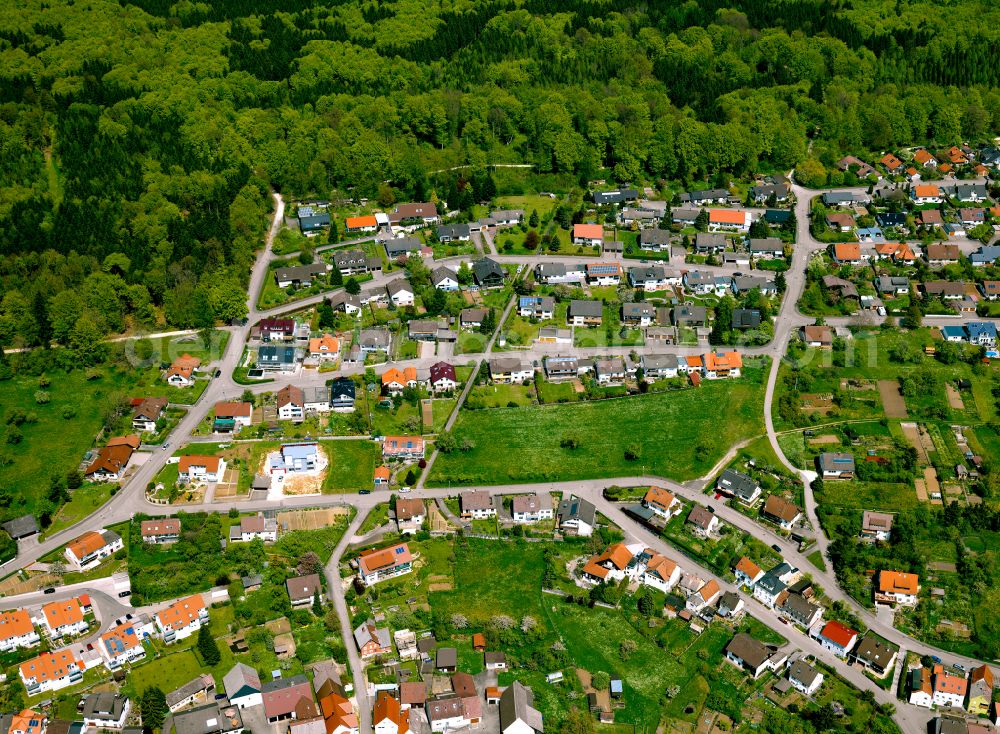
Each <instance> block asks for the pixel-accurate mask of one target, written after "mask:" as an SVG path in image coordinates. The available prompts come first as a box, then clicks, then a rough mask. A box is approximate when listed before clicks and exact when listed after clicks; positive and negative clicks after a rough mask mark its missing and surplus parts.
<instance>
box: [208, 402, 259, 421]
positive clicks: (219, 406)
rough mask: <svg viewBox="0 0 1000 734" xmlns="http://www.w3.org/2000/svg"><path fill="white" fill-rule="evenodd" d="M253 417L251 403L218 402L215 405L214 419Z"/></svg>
mask: <svg viewBox="0 0 1000 734" xmlns="http://www.w3.org/2000/svg"><path fill="white" fill-rule="evenodd" d="M251 416H253V403H243V402H238V401H237V402H226V401H220V402H218V403H216V404H215V417H216V418H237V417H239V418H250V417H251Z"/></svg>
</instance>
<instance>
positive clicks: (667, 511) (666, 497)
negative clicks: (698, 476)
mask: <svg viewBox="0 0 1000 734" xmlns="http://www.w3.org/2000/svg"><path fill="white" fill-rule="evenodd" d="M642 504H643V506H644V507H647V508H649V509H650V510H652V511H653V513H655V514H656V515H659V516H660V517H662V518H663V519H664V520H670V518H672V517H674V516H675V515H679V514H680V513H681V511H683V509H684V506H683V505H682V504H681V501H680V500H679V499H677V498H676V497H675V496H674V494H673V493H672V492H670V491H669V490H666V489H664V488H663V487H650V488H649V489H648V490H646V494H645V495H644V496H643V498H642Z"/></svg>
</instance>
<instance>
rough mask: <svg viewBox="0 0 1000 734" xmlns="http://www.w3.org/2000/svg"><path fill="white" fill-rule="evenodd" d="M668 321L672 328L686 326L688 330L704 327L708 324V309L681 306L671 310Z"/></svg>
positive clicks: (686, 305)
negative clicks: (671, 322) (672, 325)
mask: <svg viewBox="0 0 1000 734" xmlns="http://www.w3.org/2000/svg"><path fill="white" fill-rule="evenodd" d="M670 320H671V321H673V323H674V326H686V327H688V328H689V329H694V328H697V327H699V326H705V325H707V324H708V308H706V307H705V306H691V305H688V304H686V303H685V304H681V305H680V306H675V307H674V308H673V309H672V310H671V312H670Z"/></svg>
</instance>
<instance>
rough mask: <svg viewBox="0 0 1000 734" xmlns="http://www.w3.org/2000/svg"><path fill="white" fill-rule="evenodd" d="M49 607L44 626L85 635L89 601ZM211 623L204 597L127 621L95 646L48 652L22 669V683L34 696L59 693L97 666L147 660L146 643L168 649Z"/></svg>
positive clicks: (121, 621)
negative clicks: (154, 640)
mask: <svg viewBox="0 0 1000 734" xmlns="http://www.w3.org/2000/svg"><path fill="white" fill-rule="evenodd" d="M53 605H55V606H52V605H46V606H45V607H43V609H44V610H45V611H44V612H43V613H42V614H41V615H40V616H39V618H38V619H39V620H40V621H41V622H42V624H45V625H50V624H51V625H53V629H55V630H59V631H60V634H59V638H62V637H66V636H69V635H77V634H81V633H82V632H84V631H86V629H87V628H88V623H87V621H86V619H85V618H84V615H85V614H86V613H88V612H89V611H90V601H89V598H88V597H86V596H85V595H84V596H80V597H77V598H76V599H71V600H66V601H60V602H53ZM207 622H208V608H207V607H206V606H205V602H204V600H203V599H202V597H201V595H200V594H196V595H194V596H190V597H187V598H185V599H180V600H178V601H176V602H174V603H172V604H170V605H169V606H167V607H166V608H164V609H161V610H160V611H158V612H156V613H155V614H154V615H153V616H152V617H151V618H150V617H149V616H148V615H132V614H129V615H126V616H125V617H124V618H121V619H118V620H115V622H114V624H113V625H111V627H110V628H109V629H108V630H107V631H105V632H104V633H103V634H101V635H100V637H99V638H98V639H97V641H96V642H95V643H94V644H93V645H90V646H87V647H81V646H79V645H76V646H74V645H70V646H69V647H64V648H61V649H58V650H53V651H47V652H43V653H42V654H40V655H38V656H37V657H34V658H31V659H30V660H26V661H25V662H23V663H20V664H19V665H18V673H19V676H20V678H21V682H22V683H23V684H24V687H25V690H26V691H27V693H28V695H29V696H36V695H39V694H42V693H45V692H49V691H56V690H60V689H62V688H65V687H67V686H71V685H74V684H76V683H79V682H80V681H81V680H83V675H84V673H85V671H87V670H89V669H90V668H93V667H96V666H98V665H103V666H104V667H106V668H107V669H108V670H112V671H113V670H117V669H119V668H121V667H123V666H125V665H129V664H132V663H135V662H137V661H139V660H142V659H143V658H144V657H145V654H146V652H145V647H144V645H143V641H144V640H147V639H149V638H152V637H158V638H160V639H162V640H163V642H164V643H166V644H171V643H174V642H177V641H178V640H182V639H185V638H187V637H189V636H191V635H192V634H194V633H196V632H197V631H198V630H199V629H200V628H201V626H202V625H203V624H206V623H207Z"/></svg>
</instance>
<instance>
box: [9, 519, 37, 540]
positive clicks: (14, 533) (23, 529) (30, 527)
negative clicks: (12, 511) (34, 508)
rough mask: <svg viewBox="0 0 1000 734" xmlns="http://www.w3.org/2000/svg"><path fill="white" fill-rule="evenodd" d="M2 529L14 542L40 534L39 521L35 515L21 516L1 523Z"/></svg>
mask: <svg viewBox="0 0 1000 734" xmlns="http://www.w3.org/2000/svg"><path fill="white" fill-rule="evenodd" d="M0 528H3V530H4V531H6V533H7V535H9V536H10V537H11V538H12V539H13V540H20V539H21V538H29V537H31V536H32V535H37V534H38V521H37V520H36V519H35V516H34V515H21V516H20V517H15V518H14V519H13V520H8V521H7V522H5V523H0Z"/></svg>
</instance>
